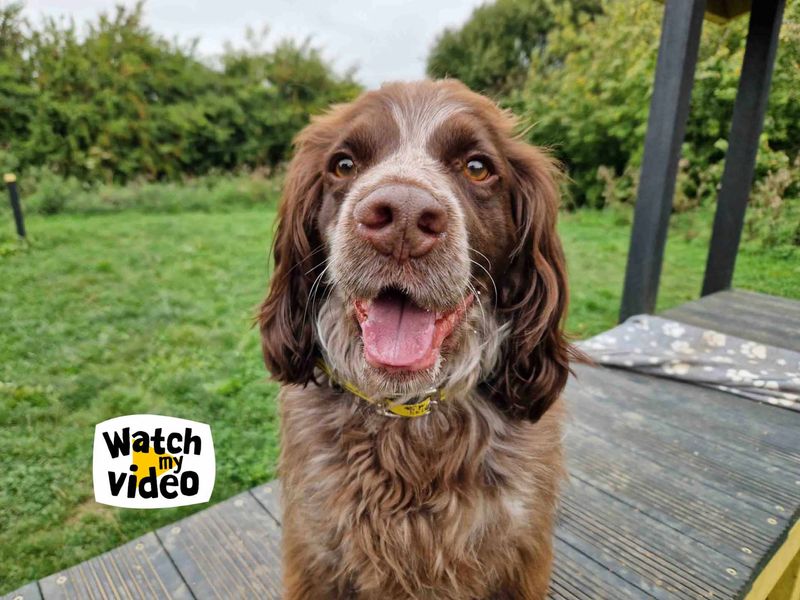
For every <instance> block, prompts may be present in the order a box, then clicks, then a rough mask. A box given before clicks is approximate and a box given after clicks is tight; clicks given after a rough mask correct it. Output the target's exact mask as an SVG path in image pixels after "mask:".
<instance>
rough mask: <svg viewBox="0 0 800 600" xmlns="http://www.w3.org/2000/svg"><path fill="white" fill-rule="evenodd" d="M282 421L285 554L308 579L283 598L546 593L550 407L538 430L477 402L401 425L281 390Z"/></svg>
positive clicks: (553, 422)
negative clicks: (294, 594)
mask: <svg viewBox="0 0 800 600" xmlns="http://www.w3.org/2000/svg"><path fill="white" fill-rule="evenodd" d="M281 413H282V425H281V431H282V450H281V464H280V472H281V477H282V480H283V486H284V487H283V489H284V492H283V493H284V497H283V502H284V504H283V506H284V516H283V530H284V554H285V560H287V561H291V562H292V564H295V565H297V564H302V565H305V571H304V572H303V573H302V574H301V573H298V574H296V575H295V577H299V578H303V579H304V581H295V582H291V581H290V582H287V583H288V587H289V588H290V589H292V588H293V589H295V590H305V592H306V593H307V597H309V598H312V597H313V598H323V597H324V598H337V597H341V598H350V597H352V598H358V599H372V598H380V599H381V600H391V599H394V598H420V599H422V598H425V599H459V600H461V599H483V598H494V597H498V598H501V597H504V596H503V593H504V590H505V589H506V588H511V589H515V590H518V589H527V588H530V589H537V585H539V582H540V581H543V582H544V584H543V585H544V586H545V587H546V581H547V578H548V576H549V567H550V560H551V557H550V554H551V550H550V545H551V541H550V536H551V531H552V521H553V516H554V512H555V502H556V495H557V487H558V481H559V480H560V478H561V475H562V473H561V447H560V443H561V442H560V426H559V424H560V420H561V410H560V409H559V407H558V405H556V407H554V408H553V409H551V410H550V411H548V413H547V414H546V415H545V416H544V417H543V418H542V419H541V420H540V421H539V422H538V423H535V424H533V423H530V422H527V421H510V420H507V419H506V418H504V417H503V416H502V415H501V414H500V413H499V412H498V411H497V410H496V409H495V408H494V407H492V406H491V405H489V404H488V403H486V402H484V401H483V400H481V399H480V398H478V397H477V396H476V397H473V398H463V399H453V400H450V401H448V404H447V405H445V406H442V407H440V408H439V409H438V410H437V411H436V412H434V413H433V414H431V415H428V416H426V417H422V418H417V419H395V418H389V417H384V416H380V415H377V414H372V413H371V412H370V409H369V407H367V406H366V405H365V404H364V403H363V402H362V401H360V400H357V399H354V398H352V397H349V396H344V395H341V394H339V393H336V392H334V391H332V390H329V389H321V388H313V387H312V386H309V387H307V388H296V387H286V388H284V389H283V391H282V393H281ZM526 586H527V588H526ZM539 587H541V586H540V585H539ZM297 597H304V596H303V595H302V593H299V594H298V595H297ZM514 597H525V598H527V597H529V596H527V595H526V596H514ZM531 597H533V596H531Z"/></svg>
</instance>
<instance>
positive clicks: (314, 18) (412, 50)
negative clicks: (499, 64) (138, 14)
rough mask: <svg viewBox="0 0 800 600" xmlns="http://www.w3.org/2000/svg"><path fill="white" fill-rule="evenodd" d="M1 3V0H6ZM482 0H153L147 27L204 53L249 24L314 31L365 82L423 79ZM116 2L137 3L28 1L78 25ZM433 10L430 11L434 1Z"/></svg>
mask: <svg viewBox="0 0 800 600" xmlns="http://www.w3.org/2000/svg"><path fill="white" fill-rule="evenodd" d="M2 1H3V0H0V2H2ZM480 3H481V0H380V1H370V0H361V1H356V0H264V1H261V2H258V1H256V0H224V1H222V2H210V1H208V0H206V1H200V2H192V1H190V0H149V1H148V2H147V3H146V4H145V15H146V21H147V24H148V25H149V26H150V27H151V28H152V29H153V30H155V31H157V32H158V33H160V34H162V35H164V36H166V37H168V38H170V39H172V38H175V37H177V38H178V39H179V40H182V41H188V40H190V39H192V38H199V39H200V43H199V46H198V50H199V52H200V54H201V55H203V56H213V55H215V54H218V53H219V52H221V51H222V49H223V47H224V43H225V42H226V41H229V42H232V43H233V45H234V46H239V47H243V46H244V45H245V42H244V32H245V30H246V28H247V27H248V26H252V27H254V28H256V29H260V28H261V27H262V26H264V25H266V26H268V27H269V31H270V33H269V37H268V38H267V39H268V42H271V43H275V42H277V41H278V40H280V39H281V38H284V37H292V38H295V39H298V40H302V39H305V38H306V37H307V36H311V38H312V41H313V45H315V46H317V47H320V48H322V50H323V54H324V56H325V57H326V58H327V59H328V60H330V61H331V62H332V63H333V65H334V66H335V67H336V68H337V69H338V70H340V71H344V70H345V69H347V68H349V67H351V66H355V67H357V71H356V77H357V79H358V80H359V81H361V82H362V83H363V84H365V85H367V86H368V87H370V88H372V87H377V86H378V85H380V84H381V82H383V81H394V80H410V79H419V78H421V77H424V75H425V57H426V56H427V53H428V50H429V48H430V47H431V45H432V44H433V41H434V40H435V38H436V35H437V34H438V33H439V32H440V31H441V30H442V29H444V28H445V27H448V26H457V25H460V24H461V23H463V22H464V21H465V20H466V19H467V17H469V15H470V13H471V12H472V10H473V8H475V7H476V6H477V5H478V4H480ZM117 4H124V5H133V4H135V0H26V2H25V6H26V9H25V11H26V14H27V16H28V17H29V18H32V20H33V21H34V22H37V21H38V19H39V17H40V16H41V15H47V16H59V15H67V16H72V17H74V18H75V20H76V22H77V23H79V24H81V23H83V22H85V21H87V20H90V19H93V18H94V17H95V16H96V15H97V14H98V13H100V12H104V11H105V12H109V11H112V10H113V8H114V6H116V5H117ZM434 5H435V6H436V9H435V10H431V9H432V7H433V6H434Z"/></svg>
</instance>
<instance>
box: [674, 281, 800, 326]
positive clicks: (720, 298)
mask: <svg viewBox="0 0 800 600" xmlns="http://www.w3.org/2000/svg"><path fill="white" fill-rule="evenodd" d="M676 308H678V309H684V310H689V311H695V310H697V311H703V312H705V313H711V314H713V313H715V312H721V314H720V315H719V317H718V318H720V319H722V320H728V321H730V320H731V319H732V318H733V319H737V318H742V320H744V321H746V322H747V323H746V324H745V325H744V327H753V326H756V325H762V324H764V323H772V324H774V323H775V322H781V323H783V322H786V323H789V324H792V325H794V326H798V325H800V311H797V310H796V308H794V306H793V303H792V302H791V301H786V300H781V299H766V300H765V299H764V298H763V297H762V296H759V295H758V294H751V293H746V292H721V293H719V294H712V295H711V296H707V297H706V298H703V299H702V300H701V301H695V302H690V303H687V304H683V305H681V306H679V307H676ZM776 316H777V317H779V319H780V320H779V321H777V319H776V318H775V317H776ZM751 318H752V319H753V321H752V322H750V320H749V319H751ZM737 337H746V336H743V335H737Z"/></svg>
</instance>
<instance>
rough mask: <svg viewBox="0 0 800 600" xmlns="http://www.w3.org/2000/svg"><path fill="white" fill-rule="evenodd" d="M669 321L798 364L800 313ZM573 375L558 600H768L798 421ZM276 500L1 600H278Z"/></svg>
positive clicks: (796, 502) (726, 399) (677, 392)
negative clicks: (777, 349) (755, 344)
mask: <svg viewBox="0 0 800 600" xmlns="http://www.w3.org/2000/svg"><path fill="white" fill-rule="evenodd" d="M665 316H667V317H669V318H673V319H676V320H681V321H684V322H686V323H690V324H694V325H700V326H703V327H709V328H713V329H716V330H719V331H722V332H726V333H730V334H734V335H737V336H739V337H743V338H748V339H751V340H755V341H760V342H762V343H766V344H771V345H776V346H781V347H785V348H789V349H793V350H796V351H800V302H792V301H788V300H782V299H778V298H772V297H769V296H764V295H760V294H750V293H743V292H723V293H720V294H716V295H714V296H710V297H707V298H704V299H702V300H699V301H696V302H691V303H689V304H686V305H683V306H681V307H679V308H676V309H674V310H671V311H668V312H667V313H666V315H665ZM576 371H577V379H574V380H572V381H571V382H570V384H569V386H568V388H567V392H566V397H567V400H568V402H569V404H570V406H571V412H572V418H571V423H570V426H569V431H568V435H567V438H566V445H567V449H568V454H569V459H568V460H569V471H570V482H569V484H568V485H567V486H566V489H565V492H564V495H563V499H562V503H561V513H560V519H559V524H558V529H557V532H556V542H555V544H556V551H557V558H556V566H555V573H554V577H553V582H552V589H551V597H552V598H554V599H583V600H592V599H596V598H611V599H621V598H714V599H718V598H742V597H745V596H746V595H747V594H748V591H749V590H750V589H751V587H752V586H753V583H754V581H756V579H757V577H758V576H759V573H766V575H765V574H762V575H761V579H760V580H759V581H758V582H757V584H756V586H757V587H760V588H762V591H763V592H764V594H763V595H760V596H758V595H757V594H755V593H753V594H752V595H751V596H749V597H751V598H752V597H761V598H763V597H765V593H766V591H768V590H767V588H766V587H765V586H767V585H768V584H769V582H767V581H766V579H768V578H769V576H770V574H771V573H773V572H775V569H776V563H777V562H782V561H785V560H786V559H787V557H788V559H789V560H791V557H792V556H793V555H794V554H796V553H797V548H794V547H793V546H792V544H793V543H795V541H796V544H797V545H798V546H800V525H798V517H800V414H798V413H795V412H791V411H788V410H785V409H781V408H777V407H773V406H768V405H762V404H758V403H756V402H753V401H750V400H746V399H742V398H739V397H736V396H733V395H730V394H725V393H723V392H718V391H714V390H712V389H705V388H701V387H697V386H692V385H688V384H683V383H679V382H675V381H669V380H665V379H656V378H653V377H648V376H643V375H637V374H633V373H629V372H624V371H613V370H609V369H600V368H589V367H579V368H578V369H577V370H576ZM278 493H279V489H278V484H277V483H275V482H273V483H268V484H265V485H262V486H260V487H257V488H255V489H253V490H250V491H248V492H245V493H243V494H239V495H238V496H235V497H233V498H230V499H228V500H226V501H224V502H221V503H219V504H217V505H215V506H212V507H211V508H208V509H206V510H203V511H201V512H199V513H196V514H195V515H192V516H190V517H188V518H186V519H183V520H182V521H179V522H177V523H175V524H173V525H169V526H167V527H164V528H162V529H159V530H158V531H156V532H153V533H148V534H147V535H145V536H142V537H141V538H139V539H136V540H134V541H132V542H130V543H128V544H126V545H124V546H122V547H120V548H117V549H115V550H112V551H111V552H109V553H106V554H104V555H102V556H99V557H97V558H94V559H92V560H89V561H87V562H84V563H82V564H80V565H77V566H75V567H72V568H70V569H67V570H65V571H62V572H59V573H56V574H54V575H51V576H49V577H46V578H44V579H42V580H41V581H39V582H35V583H31V584H29V585H28V586H25V587H24V588H22V589H21V590H19V591H17V592H14V593H11V594H9V595H7V596H4V598H8V599H10V598H23V599H25V600H28V599H33V598H44V599H48V600H49V599H53V598H78V599H86V598H102V599H106V598H109V599H110V598H113V599H128V598H203V599H204V598H226V599H227V598H279V597H280V559H279V556H280V545H279V542H280V507H279V505H278V503H279V501H278ZM792 528H794V530H793V532H792V535H789V534H790V530H791V529H792ZM787 540H788V541H787ZM793 540H795V541H793ZM770 560H772V561H773V562H772V563H771V564H770V566H769V568H767V569H766V570H765V566H766V565H767V564H768V563H769V562H770ZM787 564H788V563H787ZM779 566H780V565H779ZM783 566H784V567H785V566H786V565H783ZM773 579H774V577H773ZM756 591H757V590H756Z"/></svg>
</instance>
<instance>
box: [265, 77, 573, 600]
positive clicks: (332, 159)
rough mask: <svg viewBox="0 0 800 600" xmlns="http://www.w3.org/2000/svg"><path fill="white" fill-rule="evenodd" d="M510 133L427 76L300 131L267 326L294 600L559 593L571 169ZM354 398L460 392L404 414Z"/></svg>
mask: <svg viewBox="0 0 800 600" xmlns="http://www.w3.org/2000/svg"><path fill="white" fill-rule="evenodd" d="M514 128H515V122H514V120H513V118H512V116H511V115H510V114H509V113H507V112H503V111H501V110H500V109H499V108H498V107H497V106H496V105H495V104H494V103H492V102H491V101H490V100H488V99H487V98H485V97H483V96H480V95H478V94H475V93H473V92H471V91H469V90H468V89H467V88H466V87H465V86H464V85H462V84H460V83H459V82H457V81H453V80H445V81H438V82H431V81H422V82H417V83H409V84H402V83H397V84H388V85H384V86H383V87H381V88H380V89H379V90H377V91H371V92H367V93H365V94H363V95H362V96H361V97H359V98H358V99H357V100H355V101H354V102H352V103H350V104H347V105H342V106H336V107H334V108H333V109H332V110H331V111H329V112H328V113H327V114H325V115H323V116H321V117H319V118H317V119H315V120H314V121H313V122H312V123H311V125H309V126H308V127H307V128H306V129H305V130H304V131H303V132H302V133H300V135H299V136H298V138H297V140H296V155H295V158H294V160H293V161H292V163H291V165H290V167H289V172H288V175H287V180H286V187H285V193H284V198H283V202H282V204H281V207H280V212H279V224H278V229H277V233H276V238H275V246H274V260H275V271H274V275H273V278H272V284H271V288H270V291H269V295H268V297H267V299H266V300H265V301H264V303H263V305H262V307H261V312H260V315H259V321H260V327H261V334H262V341H263V351H264V357H265V361H266V365H267V367H268V368H269V370H270V371H271V373H272V375H273V376H274V377H275V378H276V379H277V380H278V381H280V382H281V383H282V384H283V385H284V387H283V388H282V390H281V394H280V404H281V418H282V421H281V435H282V450H281V459H280V476H281V478H282V482H283V507H284V514H283V565H284V583H285V588H286V598H287V599H289V600H293V599H299V598H302V599H324V598H358V599H380V600H393V599H400V598H403V599H405V598H419V599H423V598H424V599H452V600H472V599H474V600H477V599H488V598H498V599H499V598H508V599H511V598H514V599H535V598H543V597H545V595H546V592H547V586H548V580H549V576H550V565H551V560H552V549H551V547H552V541H551V538H552V528H553V519H554V512H555V506H556V498H557V491H558V483H559V480H560V478H561V477H562V458H561V439H560V437H561V433H560V421H561V409H560V406H559V405H560V403H558V402H557V401H558V398H559V395H560V393H561V391H562V389H563V387H564V385H565V383H566V380H567V376H568V372H569V358H570V355H571V349H570V346H569V345H568V343H567V342H566V340H565V338H564V336H563V331H562V318H563V316H564V312H565V309H566V305H567V285H566V280H565V266H564V258H563V254H562V250H561V245H560V242H559V240H558V238H557V235H556V216H557V204H558V186H557V183H556V176H557V173H558V171H557V169H556V167H555V166H554V163H553V162H552V161H551V160H550V159H549V158H548V157H547V156H546V155H545V154H544V153H543V152H542V151H540V150H539V149H537V148H535V147H532V146H530V145H528V144H526V143H524V142H523V141H521V140H520V139H518V138H517V137H514ZM320 360H322V361H324V362H325V363H327V364H326V365H323V368H320V366H319V365H320V364H322V363H320V362H319V361H320ZM342 382H346V384H345V385H344V386H342ZM343 387H344V388H349V389H350V390H352V389H357V390H358V392H360V393H361V395H363V396H366V397H368V398H373V399H375V400H376V401H378V400H382V401H383V402H389V403H390V404H391V405H399V404H403V403H406V402H408V403H416V402H418V400H419V398H420V397H422V396H425V395H426V394H427V393H428V392H427V391H428V390H429V389H430V388H431V387H435V388H438V389H439V390H442V391H443V392H444V393H445V396H444V399H443V400H442V401H440V402H439V403H438V404H437V405H436V406H434V407H433V409H432V410H431V412H430V414H427V415H425V416H422V417H417V418H402V417H395V416H394V415H390V414H387V413H386V411H380V410H377V409H376V408H375V406H374V405H373V404H371V403H369V402H367V401H365V400H364V399H362V398H360V397H359V395H358V394H357V393H353V392H352V391H348V389H343Z"/></svg>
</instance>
